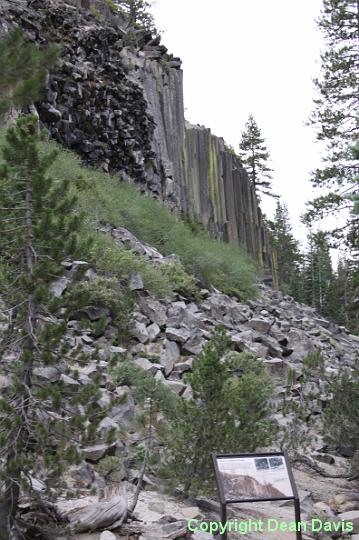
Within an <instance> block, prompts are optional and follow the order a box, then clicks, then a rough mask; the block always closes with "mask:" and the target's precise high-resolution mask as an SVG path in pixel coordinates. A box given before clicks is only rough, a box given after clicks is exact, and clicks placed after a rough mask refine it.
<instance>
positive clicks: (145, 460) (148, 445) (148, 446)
mask: <svg viewBox="0 0 359 540" xmlns="http://www.w3.org/2000/svg"><path fill="white" fill-rule="evenodd" d="M152 413H153V401H152V399H151V401H150V410H149V420H148V433H147V439H146V450H145V455H144V457H143V463H142V468H141V472H140V474H139V477H138V481H137V486H136V491H135V495H134V497H133V501H132V504H131V506H130V508H129V510H128V512H129V514H132V512H134V510H135V508H136V505H137V502H138V497H139V496H140V491H141V488H142V482H143V477H144V476H145V472H146V468H147V463H148V459H149V457H150V452H151V445H152V423H153V418H152Z"/></svg>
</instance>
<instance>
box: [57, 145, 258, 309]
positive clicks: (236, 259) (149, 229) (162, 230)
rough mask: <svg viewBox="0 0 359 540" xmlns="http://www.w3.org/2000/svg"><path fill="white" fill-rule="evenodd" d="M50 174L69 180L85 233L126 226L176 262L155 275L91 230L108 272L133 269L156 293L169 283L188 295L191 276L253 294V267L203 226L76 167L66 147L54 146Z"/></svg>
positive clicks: (237, 292) (101, 264)
mask: <svg viewBox="0 0 359 540" xmlns="http://www.w3.org/2000/svg"><path fill="white" fill-rule="evenodd" d="M52 144H53V143H50V146H52ZM51 175H52V176H53V177H54V179H58V180H60V179H61V178H62V179H63V178H64V179H69V180H71V182H72V189H73V190H74V192H76V194H78V195H79V197H78V199H79V205H80V208H81V210H82V211H83V212H84V215H85V228H84V231H83V234H84V235H86V231H87V234H88V231H94V230H96V228H97V227H98V225H99V224H100V223H108V224H111V225H114V226H115V227H126V228H127V229H129V230H130V231H131V232H132V233H133V234H135V235H136V236H137V237H138V238H139V239H140V240H143V241H145V242H148V243H149V244H151V245H153V246H154V247H156V248H157V249H158V250H159V251H160V252H161V253H162V254H163V255H170V254H173V253H175V254H176V255H178V256H179V258H180V261H181V263H182V265H174V266H171V267H170V268H165V269H163V270H156V272H157V277H156V276H155V275H154V271H153V270H151V269H150V268H149V267H148V264H147V263H146V261H145V260H144V259H141V258H139V259H137V257H136V259H137V260H136V261H135V258H134V257H133V255H131V254H130V252H128V251H127V253H126V252H125V251H124V250H122V251H121V253H119V251H120V250H119V249H118V247H116V244H115V241H114V240H112V239H106V240H105V239H104V235H103V234H102V233H97V235H95V245H94V247H93V249H92V256H93V259H94V260H96V261H97V264H98V265H99V267H100V268H103V269H105V268H106V267H107V268H109V267H110V268H112V271H114V272H115V271H116V268H120V269H121V270H120V272H122V271H125V272H126V271H127V272H129V271H130V272H131V271H132V270H136V271H139V272H140V273H141V274H142V275H143V276H144V280H145V285H146V287H147V286H148V287H149V289H152V290H154V291H155V292H157V293H158V294H168V293H169V291H170V290H171V288H172V290H179V291H180V292H183V293H187V294H190V295H194V293H195V288H194V280H193V278H191V277H190V276H191V275H192V276H195V277H196V278H197V279H198V280H199V282H200V284H201V285H203V286H210V285H213V286H215V287H217V288H218V289H220V290H221V291H222V292H225V293H228V294H234V295H236V296H238V297H240V298H241V299H246V298H250V297H253V296H255V294H256V286H255V275H256V268H255V265H254V263H253V262H252V261H251V260H250V259H249V257H248V256H247V255H246V254H245V253H244V251H242V250H240V249H238V248H236V247H234V246H231V245H229V244H224V243H220V242H217V241H215V240H212V239H211V238H210V237H209V235H208V234H207V232H206V231H204V230H200V229H197V230H196V231H194V230H193V229H192V228H191V226H190V225H189V224H186V223H184V222H183V221H181V220H180V219H178V218H177V217H176V216H174V215H173V214H171V212H169V210H168V209H167V208H166V207H165V206H164V205H163V204H161V203H160V202H158V201H155V200H154V199H152V198H150V197H146V196H144V195H141V194H140V193H139V192H138V190H137V189H136V188H135V187H134V186H131V185H129V184H127V183H124V182H121V181H120V180H119V178H118V177H115V176H109V175H106V174H104V173H102V172H101V171H98V170H95V169H89V168H84V167H82V166H81V163H80V160H79V158H78V157H77V156H76V155H75V154H73V153H71V152H69V151H66V150H62V149H61V150H60V151H59V156H58V158H57V160H56V162H55V163H54V164H53V166H52V168H51ZM79 192H80V193H79ZM110 260H111V261H112V263H113V262H114V261H115V260H116V263H115V264H112V263H110V262H109V261H110ZM125 269H127V270H125ZM184 270H185V271H184Z"/></svg>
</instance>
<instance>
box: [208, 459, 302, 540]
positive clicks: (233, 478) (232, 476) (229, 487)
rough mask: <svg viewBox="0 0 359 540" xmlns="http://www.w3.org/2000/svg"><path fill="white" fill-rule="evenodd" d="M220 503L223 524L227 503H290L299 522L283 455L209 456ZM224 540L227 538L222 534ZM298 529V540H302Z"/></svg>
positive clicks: (294, 491) (298, 514) (292, 482)
mask: <svg viewBox="0 0 359 540" xmlns="http://www.w3.org/2000/svg"><path fill="white" fill-rule="evenodd" d="M212 457H213V463H214V470H215V476H216V482H217V487H218V493H219V498H220V503H221V522H222V523H225V522H226V516H227V508H226V505H227V504H228V503H241V502H255V501H283V500H293V502H294V508H295V519H296V521H297V522H300V506H299V499H298V493H297V488H296V485H295V482H294V478H293V474H292V471H291V468H290V464H289V461H288V457H287V455H286V453H285V452H273V453H270V454H265V453H263V454H212ZM222 538H223V539H226V538H227V535H226V533H225V534H222ZM301 538H302V535H301V532H300V530H299V531H298V532H297V539H298V540H301Z"/></svg>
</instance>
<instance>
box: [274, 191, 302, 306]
mask: <svg viewBox="0 0 359 540" xmlns="http://www.w3.org/2000/svg"><path fill="white" fill-rule="evenodd" d="M268 228H269V230H270V237H271V243H272V245H273V247H274V248H275V251H276V258H277V266H278V276H279V284H280V286H281V287H282V288H283V287H284V289H285V291H286V292H288V293H289V294H292V295H293V296H295V293H296V288H297V283H296V282H297V281H298V279H299V265H300V262H301V259H302V257H301V254H300V252H299V248H298V242H297V241H296V240H295V238H294V236H293V234H292V227H291V225H290V221H289V213H288V209H287V207H286V206H285V205H282V204H281V202H280V201H279V200H278V201H277V207H276V211H275V216H274V220H273V221H268Z"/></svg>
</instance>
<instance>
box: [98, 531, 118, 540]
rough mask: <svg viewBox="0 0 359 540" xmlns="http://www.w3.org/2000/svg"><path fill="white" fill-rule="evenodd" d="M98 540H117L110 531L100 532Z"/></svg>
mask: <svg viewBox="0 0 359 540" xmlns="http://www.w3.org/2000/svg"><path fill="white" fill-rule="evenodd" d="M99 540H117V536H116V535H115V534H113V533H112V532H110V531H102V533H101V534H100V538H99Z"/></svg>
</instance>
